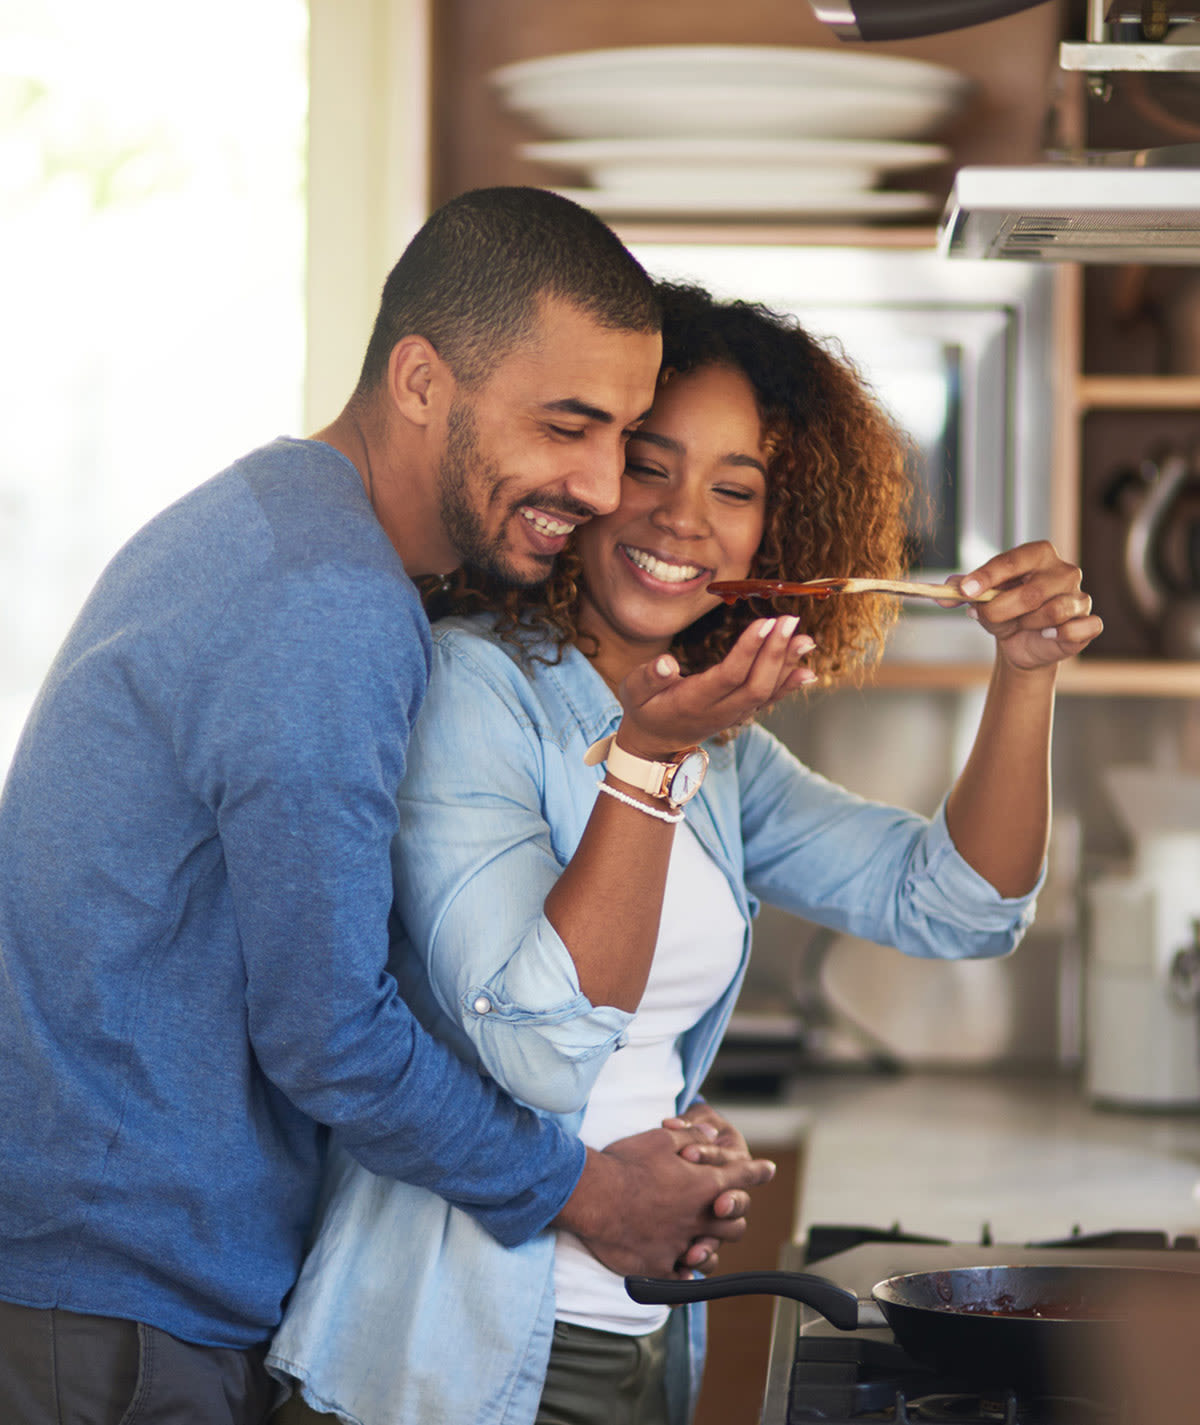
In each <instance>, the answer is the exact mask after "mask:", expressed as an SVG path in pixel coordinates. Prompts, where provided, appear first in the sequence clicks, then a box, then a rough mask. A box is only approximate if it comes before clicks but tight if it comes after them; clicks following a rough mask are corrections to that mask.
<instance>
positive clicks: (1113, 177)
mask: <svg viewBox="0 0 1200 1425" xmlns="http://www.w3.org/2000/svg"><path fill="white" fill-rule="evenodd" d="M938 249H939V251H940V252H942V253H943V254H944V255H945V256H948V257H973V258H986V257H996V258H1018V259H1021V260H1024V261H1040V262H1047V261H1049V262H1115V263H1120V262H1144V263H1156V264H1200V144H1177V145H1172V146H1168V147H1164V148H1155V149H1142V150H1138V151H1134V152H1130V153H1097V154H1085V155H1083V156H1082V157H1080V158H1078V159H1072V160H1070V161H1059V162H1054V161H1048V162H1046V163H1039V164H1035V165H1031V166H1028V167H1011V168H1001V167H995V168H992V167H967V168H960V169H959V170H958V173H957V174H956V175H955V178H954V186H953V187H952V189H951V190H950V197H949V199H948V200H947V203H946V208H945V211H944V212H943V214H942V221H941V227H940V230H939V233H938Z"/></svg>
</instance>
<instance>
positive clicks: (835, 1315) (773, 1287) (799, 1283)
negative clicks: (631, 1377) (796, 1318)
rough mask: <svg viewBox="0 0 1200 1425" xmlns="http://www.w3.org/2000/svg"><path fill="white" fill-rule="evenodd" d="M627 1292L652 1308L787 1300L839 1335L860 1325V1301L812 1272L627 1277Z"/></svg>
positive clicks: (852, 1294)
mask: <svg viewBox="0 0 1200 1425" xmlns="http://www.w3.org/2000/svg"><path fill="white" fill-rule="evenodd" d="M625 1290H626V1291H627V1292H628V1293H629V1295H630V1296H631V1297H633V1299H634V1301H640V1302H643V1303H645V1304H646V1305H650V1306H676V1305H678V1304H679V1303H680V1302H681V1301H715V1300H717V1298H718V1297H722V1296H787V1297H790V1298H791V1299H792V1300H793V1301H799V1302H803V1304H804V1305H805V1306H811V1307H812V1308H813V1309H814V1310H815V1311H819V1312H820V1313H821V1315H822V1316H823V1317H824V1318H825V1320H826V1321H828V1322H829V1324H830V1325H831V1326H836V1327H837V1328H838V1330H839V1331H853V1330H854V1328H855V1327H856V1326H857V1325H858V1309H859V1304H858V1297H856V1296H855V1295H854V1293H853V1292H849V1291H843V1289H842V1288H841V1287H840V1286H834V1284H833V1283H832V1282H831V1281H826V1280H825V1278H824V1277H818V1276H813V1275H812V1274H811V1273H810V1272H726V1273H725V1275H724V1276H719V1277H711V1278H709V1279H708V1280H707V1281H705V1280H697V1279H693V1280H691V1281H682V1280H678V1279H676V1278H674V1277H626V1278H625Z"/></svg>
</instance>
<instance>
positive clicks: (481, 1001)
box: [471, 995, 492, 1014]
mask: <svg viewBox="0 0 1200 1425" xmlns="http://www.w3.org/2000/svg"><path fill="white" fill-rule="evenodd" d="M491 1007H492V1002H491V1000H490V999H488V997H487V995H480V996H479V997H478V998H477V999H476V1001H475V1003H474V1004H473V1005H472V1006H471V1008H472V1009H473V1010H474V1011H475V1013H476V1014H487V1012H488V1010H490V1009H491Z"/></svg>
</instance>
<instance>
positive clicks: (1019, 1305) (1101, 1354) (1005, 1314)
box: [625, 1266, 1200, 1394]
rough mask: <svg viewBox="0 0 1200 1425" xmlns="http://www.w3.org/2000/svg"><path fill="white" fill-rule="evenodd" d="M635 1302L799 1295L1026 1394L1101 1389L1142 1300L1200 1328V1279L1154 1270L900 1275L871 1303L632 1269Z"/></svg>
mask: <svg viewBox="0 0 1200 1425" xmlns="http://www.w3.org/2000/svg"><path fill="white" fill-rule="evenodd" d="M625 1290H626V1291H627V1292H628V1293H629V1295H630V1296H631V1297H632V1298H633V1299H634V1301H641V1302H650V1303H656V1304H660V1305H661V1304H666V1305H673V1304H676V1303H678V1302H684V1301H713V1300H716V1299H717V1298H718V1297H728V1296H751V1295H764V1294H765V1295H771V1296H785V1297H790V1298H791V1299H792V1300H793V1301H799V1302H802V1303H803V1304H804V1305H805V1306H810V1307H812V1308H813V1309H814V1310H816V1311H818V1312H820V1314H821V1315H822V1316H824V1317H825V1319H826V1320H827V1321H828V1322H830V1324H831V1325H833V1326H836V1327H837V1328H838V1329H839V1330H842V1331H852V1330H854V1329H856V1328H858V1327H870V1326H884V1325H886V1326H889V1327H891V1330H892V1334H893V1335H894V1336H895V1338H896V1341H897V1343H898V1344H899V1345H900V1346H901V1347H902V1348H903V1349H904V1350H905V1351H906V1352H907V1353H908V1354H909V1355H910V1356H912V1357H913V1359H914V1360H917V1361H919V1362H921V1363H922V1364H924V1365H927V1366H931V1367H933V1368H934V1369H935V1370H938V1371H940V1372H942V1373H944V1374H946V1375H950V1376H954V1377H959V1378H961V1379H962V1380H964V1381H969V1382H970V1383H971V1385H972V1388H974V1389H978V1388H979V1387H981V1386H984V1385H995V1386H1005V1387H1012V1388H1013V1389H1015V1390H1017V1391H1029V1392H1034V1393H1054V1394H1085V1393H1087V1394H1090V1393H1092V1390H1091V1389H1090V1388H1091V1387H1094V1386H1095V1385H1096V1384H1097V1381H1098V1378H1100V1377H1104V1378H1107V1377H1108V1376H1109V1375H1110V1373H1111V1372H1112V1371H1113V1370H1114V1369H1116V1368H1118V1363H1119V1362H1120V1361H1121V1359H1122V1352H1123V1351H1125V1350H1126V1349H1134V1348H1133V1347H1129V1346H1128V1341H1129V1337H1130V1333H1131V1332H1136V1327H1137V1319H1136V1318H1137V1315H1138V1311H1139V1309H1140V1308H1143V1307H1149V1306H1154V1307H1159V1306H1160V1305H1161V1303H1162V1302H1163V1299H1164V1296H1165V1297H1166V1300H1167V1301H1168V1303H1169V1305H1170V1307H1171V1308H1172V1310H1177V1311H1186V1312H1188V1313H1189V1314H1190V1316H1191V1319H1194V1320H1195V1321H1196V1322H1197V1327H1198V1329H1200V1276H1197V1275H1196V1274H1193V1273H1190V1272H1178V1271H1169V1270H1166V1269H1159V1268H1154V1267H1145V1268H1142V1267H1120V1266H1116V1267H1110V1266H1078V1267H1076V1266H1054V1267H1042V1266H1028V1267H1008V1266H988V1267H960V1268H954V1269H952V1270H947V1271H937V1272H914V1273H910V1274H908V1275H905V1276H897V1277H889V1278H888V1279H887V1280H886V1281H881V1282H878V1283H877V1284H876V1285H875V1286H874V1287H873V1288H872V1290H871V1297H870V1299H869V1300H860V1299H859V1298H858V1297H856V1296H855V1295H854V1294H853V1292H849V1291H846V1290H844V1289H843V1288H842V1287H839V1286H836V1285H834V1283H832V1282H830V1281H827V1280H826V1279H825V1278H824V1277H821V1276H814V1275H812V1274H810V1273H807V1272H783V1271H779V1272H729V1273H727V1274H725V1275H724V1276H716V1277H713V1278H711V1279H710V1280H708V1281H700V1280H692V1281H677V1280H672V1279H668V1278H662V1279H660V1278H657V1277H626V1278H625Z"/></svg>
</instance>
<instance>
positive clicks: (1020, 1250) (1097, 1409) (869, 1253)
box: [761, 1226, 1200, 1425]
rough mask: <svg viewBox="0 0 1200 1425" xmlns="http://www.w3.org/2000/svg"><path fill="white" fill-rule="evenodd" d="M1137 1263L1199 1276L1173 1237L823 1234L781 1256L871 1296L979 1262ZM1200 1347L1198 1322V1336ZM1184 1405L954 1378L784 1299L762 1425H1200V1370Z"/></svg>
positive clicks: (876, 1335)
mask: <svg viewBox="0 0 1200 1425" xmlns="http://www.w3.org/2000/svg"><path fill="white" fill-rule="evenodd" d="M1001 1265H1003V1266H1014V1267H1022V1266H1034V1265H1037V1266H1050V1267H1053V1266H1083V1265H1087V1266H1128V1267H1152V1268H1164V1267H1165V1268H1169V1269H1171V1270H1172V1271H1176V1270H1179V1271H1187V1272H1193V1273H1200V1251H1198V1250H1197V1243H1196V1240H1195V1239H1194V1238H1191V1237H1181V1238H1175V1239H1169V1238H1168V1237H1167V1236H1166V1235H1165V1234H1161V1233H1148V1232H1135V1233H1120V1232H1115V1233H1104V1234H1099V1235H1094V1236H1081V1235H1076V1236H1072V1237H1070V1238H1067V1239H1063V1240H1058V1241H1053V1242H1046V1243H1025V1244H1012V1243H1000V1244H996V1243H993V1242H992V1241H991V1238H990V1234H989V1233H988V1231H987V1229H986V1228H985V1229H984V1231H983V1232H982V1234H981V1241H980V1243H979V1244H978V1245H972V1244H969V1243H955V1242H946V1241H941V1240H939V1239H936V1238H928V1237H910V1236H908V1235H906V1234H904V1233H902V1232H901V1231H900V1230H899V1228H898V1227H897V1228H891V1229H884V1230H879V1229H873V1228H859V1227H843V1226H829V1227H818V1226H814V1227H813V1228H812V1229H811V1231H810V1233H809V1237H808V1240H807V1242H806V1243H805V1244H803V1245H799V1244H797V1245H795V1246H791V1247H787V1248H785V1249H784V1252H783V1255H782V1256H781V1259H780V1266H781V1267H782V1268H784V1269H785V1270H789V1271H811V1272H816V1273H817V1274H819V1275H820V1276H823V1277H826V1278H828V1279H829V1280H830V1281H833V1282H834V1283H836V1284H837V1285H838V1286H841V1287H844V1288H846V1289H847V1290H849V1291H852V1292H854V1293H855V1294H856V1295H857V1296H858V1297H860V1298H862V1299H869V1298H870V1295H871V1289H872V1287H874V1286H875V1284H876V1283H878V1282H880V1281H882V1280H884V1279H885V1278H887V1277H892V1276H899V1275H903V1274H905V1273H909V1272H935V1271H940V1270H944V1269H945V1270H948V1269H953V1268H958V1267H976V1266H1001ZM1190 1331H1191V1340H1193V1341H1194V1342H1196V1343H1197V1344H1196V1345H1194V1346H1192V1347H1191V1349H1190V1351H1189V1359H1194V1358H1195V1352H1196V1351H1197V1350H1200V1322H1193V1323H1192V1325H1191V1328H1190ZM1197 1378H1198V1384H1197V1389H1196V1395H1195V1397H1194V1398H1193V1400H1192V1402H1191V1404H1190V1406H1189V1407H1188V1408H1187V1409H1182V1408H1181V1411H1180V1412H1179V1413H1178V1414H1171V1415H1163V1414H1162V1413H1161V1412H1160V1411H1159V1410H1158V1409H1157V1408H1156V1409H1155V1410H1154V1411H1153V1412H1152V1414H1147V1413H1146V1412H1144V1411H1142V1410H1141V1409H1140V1408H1139V1407H1138V1405H1137V1403H1136V1402H1134V1403H1130V1402H1129V1401H1128V1400H1126V1399H1124V1398H1116V1397H1118V1396H1120V1394H1121V1393H1120V1392H1119V1391H1114V1390H1113V1389H1112V1388H1111V1387H1110V1386H1100V1388H1098V1389H1097V1390H1096V1391H1095V1393H1096V1394H1097V1396H1098V1398H1096V1399H1092V1398H1090V1394H1091V1392H1092V1389H1093V1386H1092V1383H1091V1382H1090V1381H1089V1385H1088V1391H1089V1394H1088V1395H1084V1394H1082V1393H1077V1394H1072V1395H1070V1396H1062V1395H1031V1394H1029V1393H1026V1392H1024V1391H1022V1392H1018V1390H1017V1389H1015V1388H1012V1387H1009V1386H1005V1385H994V1384H990V1383H988V1384H982V1383H980V1382H979V1381H972V1379H971V1378H970V1377H969V1375H968V1376H964V1377H961V1378H956V1377H954V1376H951V1375H947V1374H945V1373H943V1372H941V1371H938V1370H935V1369H932V1368H930V1367H928V1366H926V1365H923V1364H922V1363H921V1362H919V1361H917V1360H914V1359H913V1358H912V1357H910V1356H909V1355H908V1354H907V1353H906V1352H905V1351H904V1350H903V1349H901V1347H900V1346H899V1345H898V1344H897V1343H896V1340H895V1338H894V1337H893V1335H892V1332H891V1331H890V1329H888V1328H886V1327H870V1328H867V1327H859V1328H857V1329H856V1330H853V1331H848V1332H847V1331H839V1330H838V1329H837V1328H836V1327H834V1326H832V1325H830V1324H829V1322H827V1321H826V1320H825V1319H824V1317H822V1316H821V1315H820V1313H819V1312H817V1311H816V1310H815V1309H814V1308H812V1307H808V1306H800V1305H797V1303H795V1302H792V1301H788V1300H785V1299H780V1300H779V1301H778V1302H777V1305H776V1310H775V1330H774V1333H773V1339H772V1345H771V1361H770V1366H769V1368H768V1382H767V1392H766V1397H765V1399H764V1406H763V1414H762V1417H761V1418H762V1422H763V1425H816V1422H820V1425H918V1422H919V1425H934V1422H937V1425H1148V1422H1151V1421H1152V1425H1196V1422H1197V1421H1198V1420H1200V1373H1198V1377H1197Z"/></svg>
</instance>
